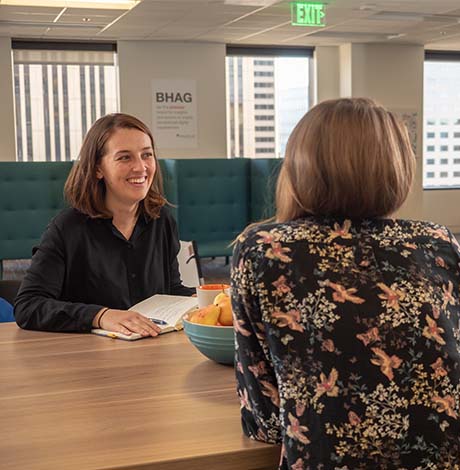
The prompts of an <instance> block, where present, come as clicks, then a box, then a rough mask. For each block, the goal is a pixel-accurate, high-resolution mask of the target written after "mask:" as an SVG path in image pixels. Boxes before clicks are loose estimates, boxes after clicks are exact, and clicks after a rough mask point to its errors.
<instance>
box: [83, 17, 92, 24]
mask: <svg viewBox="0 0 460 470" xmlns="http://www.w3.org/2000/svg"><path fill="white" fill-rule="evenodd" d="M88 21H91V18H86V17H85V18H83V22H85V23H88Z"/></svg>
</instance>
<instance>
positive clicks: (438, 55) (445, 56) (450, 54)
mask: <svg viewBox="0 0 460 470" xmlns="http://www.w3.org/2000/svg"><path fill="white" fill-rule="evenodd" d="M424 62H425V63H426V62H454V63H458V64H459V65H460V52H459V51H437V50H427V51H425V59H424ZM426 90H427V87H426V86H425V87H424V93H426ZM424 112H425V110H424ZM424 119H425V120H426V126H427V129H426V130H427V132H428V131H429V130H430V131H431V129H432V127H433V126H438V125H439V126H440V125H441V124H440V123H438V122H436V119H434V118H431V117H430V118H428V117H426V116H424ZM458 125H460V117H459V118H456V119H453V120H452V122H450V125H449V126H448V127H450V131H451V132H452V138H453V139H458V138H460V137H456V134H457V135H458V134H459V133H458V132H455V128H451V126H458ZM430 128H431V129H430ZM425 139H426V140H427V141H428V142H427V141H426V140H425ZM423 140H424V144H426V143H429V140H428V139H427V136H426V135H425V134H423ZM425 147H426V145H424V146H423V147H422V148H423V155H422V165H423V167H424V172H423V174H424V175H425V176H426V177H427V178H428V177H430V178H431V177H434V178H436V175H430V176H428V174H427V173H431V172H427V171H425V159H426V155H425V151H426V150H425ZM428 158H429V157H428ZM455 164H456V163H455V159H453V162H452V165H455ZM452 165H451V166H452ZM449 169H451V168H449ZM452 170H453V169H452ZM439 177H441V176H439ZM458 189H460V184H452V185H449V186H444V185H439V186H425V185H424V184H423V190H424V191H449V190H458Z"/></svg>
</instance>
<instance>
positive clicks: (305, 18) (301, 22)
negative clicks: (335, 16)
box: [291, 2, 326, 27]
mask: <svg viewBox="0 0 460 470" xmlns="http://www.w3.org/2000/svg"><path fill="white" fill-rule="evenodd" d="M324 6H325V5H324V4H323V3H310V2H292V3H291V24H292V25H294V26H315V27H318V26H326V23H325V21H324V18H325V16H326V13H325V11H324Z"/></svg>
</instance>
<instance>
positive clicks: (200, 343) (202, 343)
mask: <svg viewBox="0 0 460 470" xmlns="http://www.w3.org/2000/svg"><path fill="white" fill-rule="evenodd" d="M183 325H184V331H185V334H186V335H187V336H188V339H189V340H190V342H191V343H192V344H193V345H194V346H195V347H196V348H197V349H198V351H200V353H201V354H203V355H204V356H206V357H207V358H208V359H211V360H212V361H216V362H219V363H221V364H233V362H234V358H235V333H234V330H233V326H208V325H199V324H197V323H190V322H189V321H188V320H187V319H186V318H184V319H183Z"/></svg>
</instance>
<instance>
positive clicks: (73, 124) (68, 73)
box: [13, 49, 119, 161]
mask: <svg viewBox="0 0 460 470" xmlns="http://www.w3.org/2000/svg"><path fill="white" fill-rule="evenodd" d="M13 63H14V91H15V107H16V141H17V159H18V160H19V161H69V160H75V159H76V158H77V157H78V152H79V150H80V147H81V143H82V140H83V137H84V135H85V134H86V131H87V130H88V129H89V127H90V126H91V125H92V123H93V122H94V121H95V120H96V119H98V118H99V117H101V116H103V115H105V114H107V113H112V112H117V111H118V110H119V103H118V85H117V80H118V78H117V77H118V71H117V67H116V60H115V53H114V52H104V51H102V52H101V51H94V52H92V51H83V52H80V51H53V50H43V51H40V50H33V51H28V50H20V49H16V50H14V53H13Z"/></svg>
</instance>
